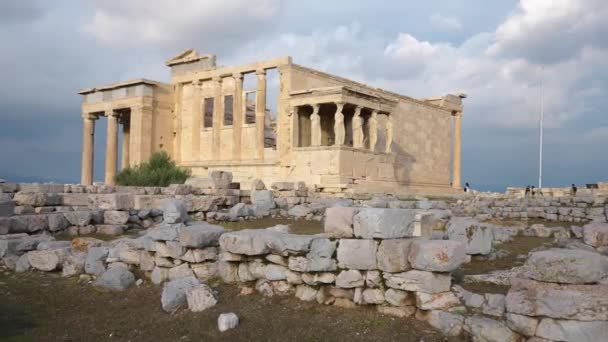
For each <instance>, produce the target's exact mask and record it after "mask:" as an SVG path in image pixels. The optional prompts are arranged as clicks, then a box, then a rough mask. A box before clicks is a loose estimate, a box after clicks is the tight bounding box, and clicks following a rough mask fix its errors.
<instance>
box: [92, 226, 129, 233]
mask: <svg viewBox="0 0 608 342" xmlns="http://www.w3.org/2000/svg"><path fill="white" fill-rule="evenodd" d="M91 227H93V226H91ZM95 227H96V228H97V230H96V232H97V234H99V235H108V236H117V235H122V234H124V232H125V229H126V228H127V226H125V225H116V224H99V225H97V226H95Z"/></svg>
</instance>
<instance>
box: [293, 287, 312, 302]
mask: <svg viewBox="0 0 608 342" xmlns="http://www.w3.org/2000/svg"><path fill="white" fill-rule="evenodd" d="M296 298H298V299H300V300H303V301H305V302H310V301H313V300H315V299H316V298H317V290H315V289H314V288H312V287H310V286H308V285H298V286H296Z"/></svg>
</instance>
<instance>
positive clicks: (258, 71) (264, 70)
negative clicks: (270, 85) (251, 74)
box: [255, 69, 266, 77]
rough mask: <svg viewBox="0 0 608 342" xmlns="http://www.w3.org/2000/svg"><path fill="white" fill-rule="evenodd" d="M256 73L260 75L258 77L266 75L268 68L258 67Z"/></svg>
mask: <svg viewBox="0 0 608 342" xmlns="http://www.w3.org/2000/svg"><path fill="white" fill-rule="evenodd" d="M255 74H256V75H258V77H266V69H258V70H256V71H255Z"/></svg>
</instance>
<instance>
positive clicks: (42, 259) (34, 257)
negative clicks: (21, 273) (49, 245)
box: [27, 248, 68, 272]
mask: <svg viewBox="0 0 608 342" xmlns="http://www.w3.org/2000/svg"><path fill="white" fill-rule="evenodd" d="M67 255H68V251H67V249H66V248H60V249H51V250H45V251H32V252H28V253H27V257H28V261H29V262H30V265H31V266H32V268H35V269H37V270H40V271H45V272H49V271H54V270H56V269H60V268H61V266H62V265H63V262H64V261H65V259H66V257H67Z"/></svg>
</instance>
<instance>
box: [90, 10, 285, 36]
mask: <svg viewBox="0 0 608 342" xmlns="http://www.w3.org/2000/svg"><path fill="white" fill-rule="evenodd" d="M281 8H282V0H255V1H254V0H224V1H200V0H181V1H157V2H154V3H153V4H152V3H151V2H150V1H148V0H131V1H122V0H104V1H101V0H98V1H95V2H94V17H93V19H92V22H91V23H90V24H89V25H87V26H85V31H86V32H88V33H90V34H92V35H93V36H94V37H95V38H97V39H98V40H100V41H102V42H104V43H106V44H108V45H111V46H119V47H129V46H154V47H155V48H159V47H161V48H163V47H169V48H184V47H190V46H192V43H193V42H194V43H195V44H197V45H200V46H206V45H211V46H213V47H216V46H221V45H228V44H237V43H240V42H242V41H243V40H245V39H248V38H251V37H252V36H254V35H255V34H259V33H260V32H262V31H263V30H264V29H265V28H269V27H271V26H272V24H273V23H274V20H275V19H276V18H277V14H278V13H279V11H280V10H281Z"/></svg>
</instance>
